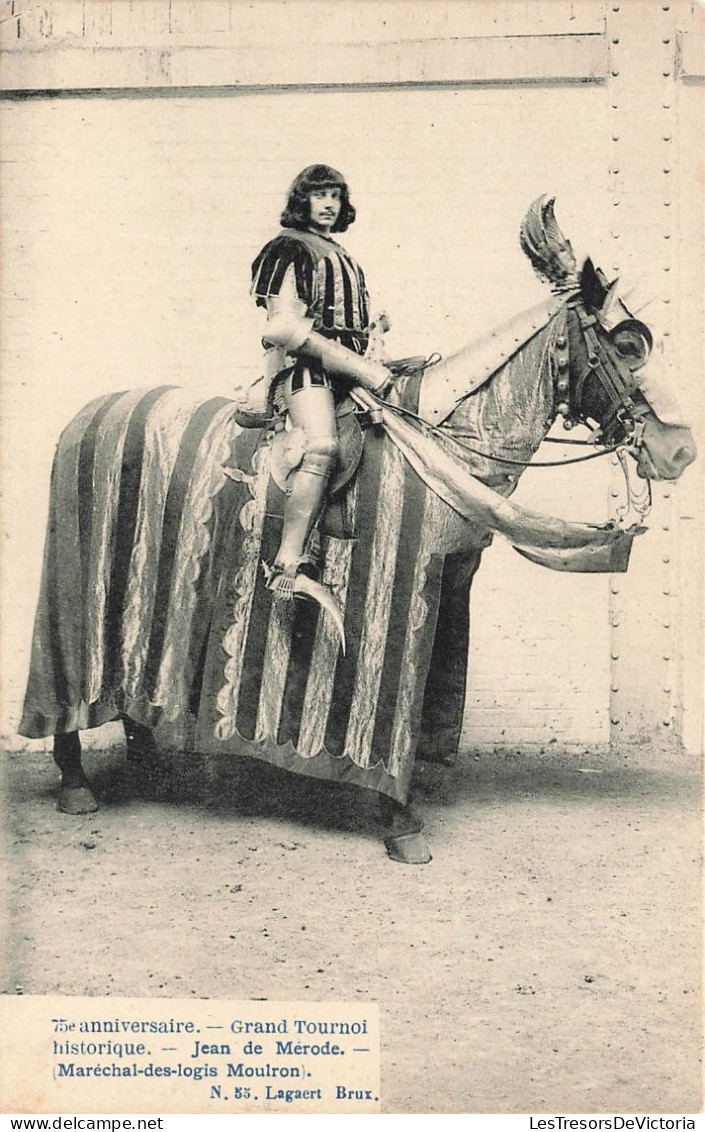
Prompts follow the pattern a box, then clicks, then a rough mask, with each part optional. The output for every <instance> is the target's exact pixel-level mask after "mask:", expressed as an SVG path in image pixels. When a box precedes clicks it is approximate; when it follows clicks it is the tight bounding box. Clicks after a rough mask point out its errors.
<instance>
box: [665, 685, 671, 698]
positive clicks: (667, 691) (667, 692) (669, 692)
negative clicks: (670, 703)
mask: <svg viewBox="0 0 705 1132" xmlns="http://www.w3.org/2000/svg"><path fill="white" fill-rule="evenodd" d="M663 690H664V692H665V693H666V695H667V696H670V694H671V689H670V688H669V687H667V686H666V685H664V688H663Z"/></svg>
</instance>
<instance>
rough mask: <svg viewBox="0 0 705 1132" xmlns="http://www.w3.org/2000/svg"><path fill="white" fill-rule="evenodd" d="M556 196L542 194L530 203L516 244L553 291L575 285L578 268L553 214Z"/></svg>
mask: <svg viewBox="0 0 705 1132" xmlns="http://www.w3.org/2000/svg"><path fill="white" fill-rule="evenodd" d="M555 199H556V198H555V197H549V196H547V195H546V194H544V195H543V196H540V197H538V198H537V199H536V200H535V201H534V202H533V204H531V205H530V206H529V210H528V212H527V213H526V216H525V217H524V219H523V220H522V222H521V228H520V230H519V243H520V244H521V249H522V251H523V252H524V253H525V255H527V256H528V257H529V259H530V261H531V265H532V267H533V269H534V271H535V272H536V274H537V275H538V276H539V278H541V279H545V280H546V281H547V282H548V283H550V284H551V287H552V288H553V289H554V290H555V291H567V290H571V289H572V288H574V287H577V285H578V269H577V264H576V262H575V256H574V255H573V249H572V247H571V246H570V241H569V240H566V238H565V236H564V235H563V233H562V232H561V230H560V228H559V227H558V224H557V222H556V218H555V216H554V213H553V205H554V203H555Z"/></svg>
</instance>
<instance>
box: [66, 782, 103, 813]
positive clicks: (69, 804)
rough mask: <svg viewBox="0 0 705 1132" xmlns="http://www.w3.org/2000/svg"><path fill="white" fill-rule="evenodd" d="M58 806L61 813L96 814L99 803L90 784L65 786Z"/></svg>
mask: <svg viewBox="0 0 705 1132" xmlns="http://www.w3.org/2000/svg"><path fill="white" fill-rule="evenodd" d="M56 808H57V810H58V811H59V813H61V814H94V813H95V812H96V810H97V809H98V803H97V802H96V800H95V797H94V795H93V791H92V790H91V789H90V788H89V787H88V786H74V787H68V786H65V787H64V788H63V789H62V790H61V792H60V794H59V800H58V802H57V803H56Z"/></svg>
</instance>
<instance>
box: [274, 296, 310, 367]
mask: <svg viewBox="0 0 705 1132" xmlns="http://www.w3.org/2000/svg"><path fill="white" fill-rule="evenodd" d="M267 316H268V317H267V328H266V330H265V332H264V336H263V338H262V342H263V343H264V345H265V346H281V347H282V348H283V349H284V350H286V351H288V352H289V353H293V352H294V351H295V350H298V349H299V347H300V346H302V345H303V343H304V342H305V341H306V338H307V337H308V335H309V333H310V331H311V329H312V327H313V319H312V318H306V304H305V303H304V302H302V301H301V300H300V299H291V298H287V297H284V296H279V295H277V296H276V297H272V298H270V299H268V300H267Z"/></svg>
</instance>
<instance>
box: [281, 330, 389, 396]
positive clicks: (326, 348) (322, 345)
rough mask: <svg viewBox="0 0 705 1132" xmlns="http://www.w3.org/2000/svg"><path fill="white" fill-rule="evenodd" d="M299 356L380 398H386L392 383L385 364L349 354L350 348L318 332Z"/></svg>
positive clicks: (301, 350) (313, 334)
mask: <svg viewBox="0 0 705 1132" xmlns="http://www.w3.org/2000/svg"><path fill="white" fill-rule="evenodd" d="M297 353H298V354H302V355H303V356H304V357H306V356H308V357H309V358H317V359H318V360H319V361H320V362H321V365H322V366H323V368H324V370H326V372H327V373H332V374H334V375H336V376H338V377H347V378H349V379H350V380H351V381H352V382H354V383H355V384H356V385H361V386H362V387H363V389H369V390H370V392H372V393H376V394H377V395H378V396H381V395H382V391H383V390H384V388H385V386H387V385H388V384H389V381H390V373H389V370H388V369H387V367H386V366H383V365H382V363H381V362H372V361H370V360H369V359H368V358H363V357H361V356H360V355H359V354H356V353H355V352H354V351H353V350H348V348H347V346H341V344H340V342H333V341H332V340H331V339H330V338H325V337H324V336H323V334H318V333H317V332H316V331H315V330H312V331H311V333H310V334H309V335H308V336H307V337H306V339H305V340H304V342H303V345H301V346H300V347H299V349H298V350H297Z"/></svg>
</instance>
